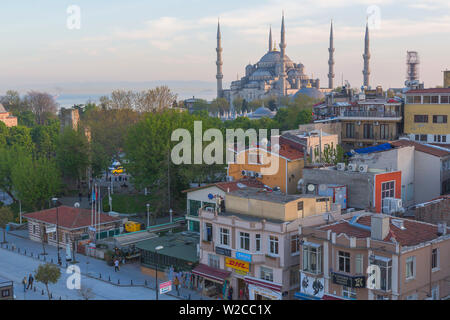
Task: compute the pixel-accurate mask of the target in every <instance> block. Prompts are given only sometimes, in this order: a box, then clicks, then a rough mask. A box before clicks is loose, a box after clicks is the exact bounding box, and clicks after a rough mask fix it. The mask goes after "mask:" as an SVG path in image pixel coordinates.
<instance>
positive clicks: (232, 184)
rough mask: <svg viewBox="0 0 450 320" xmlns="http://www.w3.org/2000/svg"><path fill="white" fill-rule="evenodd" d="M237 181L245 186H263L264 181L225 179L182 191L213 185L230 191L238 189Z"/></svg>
mask: <svg viewBox="0 0 450 320" xmlns="http://www.w3.org/2000/svg"><path fill="white" fill-rule="evenodd" d="M238 183H241V184H243V185H245V186H247V187H253V188H264V183H262V182H261V181H259V180H256V179H240V180H236V181H227V182H225V181H223V182H215V183H210V184H207V185H204V186H200V187H196V188H190V189H187V190H183V192H184V193H186V192H191V191H195V190H201V189H206V188H209V187H213V186H216V187H217V188H219V189H221V190H223V191H225V192H228V190H229V191H230V192H231V191H236V190H238V189H239V186H238Z"/></svg>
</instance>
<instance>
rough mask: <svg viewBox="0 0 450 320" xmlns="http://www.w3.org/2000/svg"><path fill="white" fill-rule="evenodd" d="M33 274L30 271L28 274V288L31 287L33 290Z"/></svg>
mask: <svg viewBox="0 0 450 320" xmlns="http://www.w3.org/2000/svg"><path fill="white" fill-rule="evenodd" d="M33 281H34V278H33V275H32V274H31V273H30V275H29V276H28V286H27V290H28V289H30V288H31V290H33Z"/></svg>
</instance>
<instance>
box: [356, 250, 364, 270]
mask: <svg viewBox="0 0 450 320" xmlns="http://www.w3.org/2000/svg"><path fill="white" fill-rule="evenodd" d="M363 259H364V256H363V255H362V254H360V253H358V254H356V256H355V273H358V274H362V273H363V265H364V260H363Z"/></svg>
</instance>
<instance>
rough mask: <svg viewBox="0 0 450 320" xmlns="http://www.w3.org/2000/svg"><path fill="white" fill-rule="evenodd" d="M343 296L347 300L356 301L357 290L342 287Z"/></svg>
mask: <svg viewBox="0 0 450 320" xmlns="http://www.w3.org/2000/svg"><path fill="white" fill-rule="evenodd" d="M342 296H343V297H345V298H350V299H356V289H355V288H351V287H346V286H342Z"/></svg>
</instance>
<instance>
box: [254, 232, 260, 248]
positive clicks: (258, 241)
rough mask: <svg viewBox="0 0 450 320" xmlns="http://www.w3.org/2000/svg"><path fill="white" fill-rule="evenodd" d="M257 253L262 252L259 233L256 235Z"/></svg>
mask: <svg viewBox="0 0 450 320" xmlns="http://www.w3.org/2000/svg"><path fill="white" fill-rule="evenodd" d="M255 251H256V252H260V251H261V235H260V234H259V233H258V234H256V235H255Z"/></svg>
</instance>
